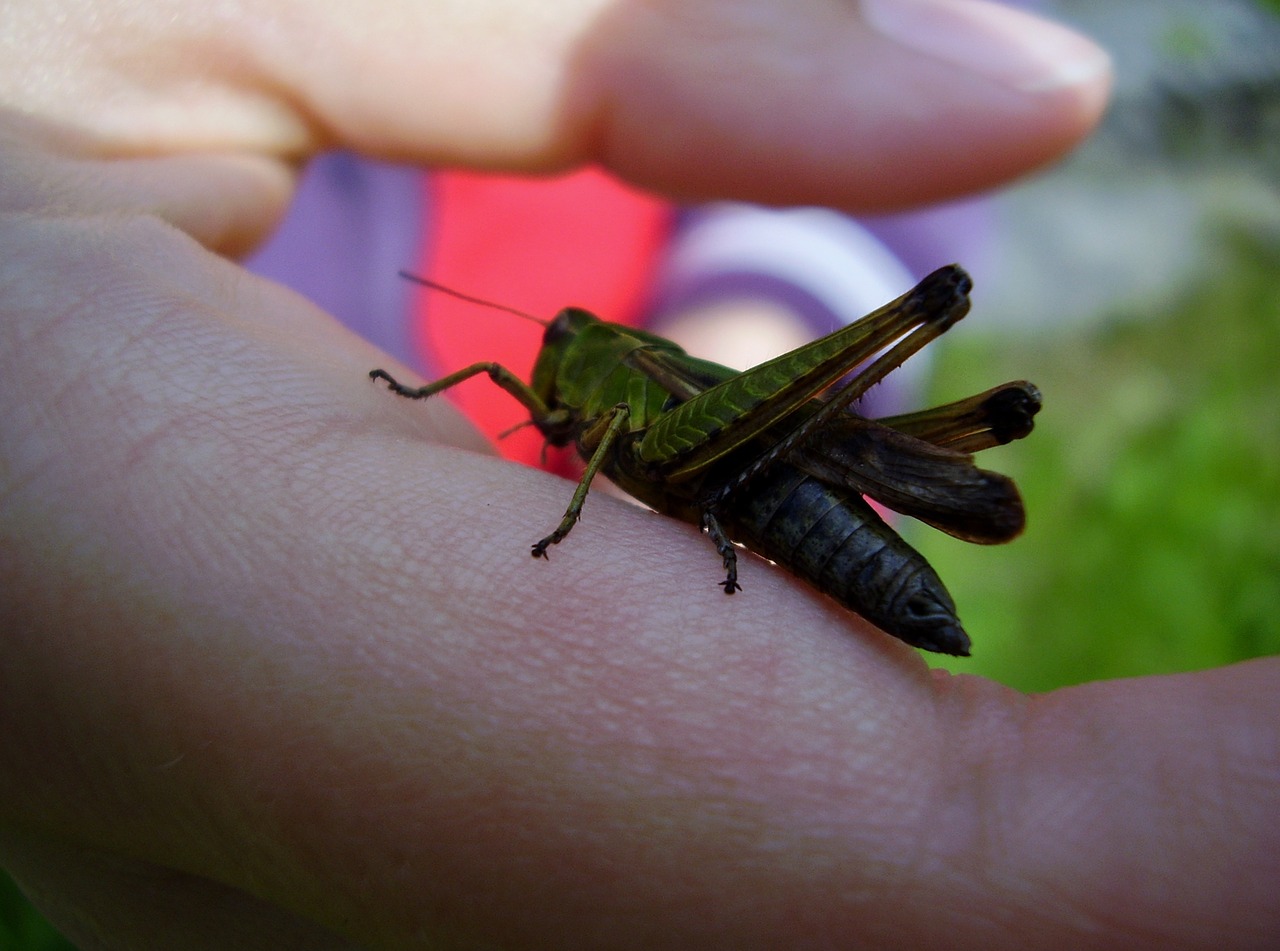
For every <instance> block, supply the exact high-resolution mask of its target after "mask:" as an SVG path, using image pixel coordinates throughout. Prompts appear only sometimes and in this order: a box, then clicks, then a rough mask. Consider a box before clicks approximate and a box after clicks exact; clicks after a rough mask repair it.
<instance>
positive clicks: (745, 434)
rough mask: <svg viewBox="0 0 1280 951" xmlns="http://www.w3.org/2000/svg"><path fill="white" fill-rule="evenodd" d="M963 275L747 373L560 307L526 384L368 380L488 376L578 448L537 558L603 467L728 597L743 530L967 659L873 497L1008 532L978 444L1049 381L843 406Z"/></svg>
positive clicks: (1009, 435)
mask: <svg viewBox="0 0 1280 951" xmlns="http://www.w3.org/2000/svg"><path fill="white" fill-rule="evenodd" d="M405 276H406V277H409V278H411V279H413V280H416V281H418V282H420V283H423V284H426V285H428V286H431V287H435V288H437V289H441V290H445V291H448V289H447V288H441V287H440V286H439V285H435V284H432V283H431V282H429V281H425V280H423V279H422V278H415V277H413V275H405ZM971 287H972V282H971V281H970V279H969V276H968V275H967V274H966V273H965V272H964V271H963V270H962V269H961V268H959V267H957V266H954V265H952V266H950V267H944V268H940V269H939V270H937V271H935V272H933V273H932V274H930V275H929V276H928V277H926V278H925V279H924V280H923V281H921V282H920V283H919V284H918V285H917V286H916V287H915V288H913V289H912V290H910V291H908V292H907V293H906V294H904V295H903V296H902V297H900V298H898V299H897V300H895V301H893V302H891V303H889V304H887V305H885V306H884V307H881V308H880V309H879V310H876V311H874V312H872V313H871V314H869V315H867V316H866V317H863V318H862V319H860V320H858V321H856V322H855V323H853V324H850V325H849V326H847V327H843V328H841V329H839V330H837V331H835V332H834V333H832V334H829V335H828V336H826V337H823V338H822V339H820V340H815V341H813V342H812V343H809V344H806V345H805V346H802V347H800V348H798V349H796V350H793V351H791V352H790V353H786V354H783V355H782V356H780V357H777V358H775V359H773V360H770V361H768V362H766V363H762V364H760V365H759V366H757V367H754V368H752V369H750V370H747V371H745V372H739V371H737V370H732V369H729V368H728V367H724V366H720V365H719V364H715V363H711V362H709V361H706V360H700V359H698V358H696V357H692V356H690V355H689V354H687V353H685V351H684V350H682V349H681V348H680V347H679V346H677V345H676V344H674V343H672V342H671V341H669V340H666V339H664V338H662V337H659V336H656V335H654V334H650V333H646V332H644V331H641V330H636V329H633V328H630V327H624V326H621V325H619V324H611V323H607V322H605V321H603V320H600V319H599V318H598V317H595V316H593V315H592V314H590V313H588V312H587V311H585V310H581V309H579V308H574V307H567V308H565V309H564V310H562V311H560V313H559V314H557V315H556V316H555V318H554V319H553V320H551V321H550V322H545V321H538V322H539V323H542V324H543V325H544V326H545V327H546V332H545V334H544V336H543V341H542V349H541V350H540V352H539V354H538V357H537V361H536V363H535V365H534V369H533V379H532V384H526V383H524V382H523V381H522V380H521V379H520V378H519V377H517V376H516V375H515V374H513V373H512V372H511V371H510V370H508V369H506V368H505V367H503V366H501V365H500V364H497V363H485V362H481V363H474V364H472V365H471V366H468V367H465V368H463V369H461V370H458V371H457V372H456V373H451V374H449V375H448V376H446V377H444V378H442V379H440V380H437V381H436V382H434V383H430V384H427V385H426V386H422V387H410V386H405V385H404V384H401V383H399V382H397V381H396V380H395V379H394V378H393V377H392V376H391V375H390V374H388V373H387V372H386V371H385V370H373V371H371V372H370V374H369V376H370V377H372V378H373V379H381V380H385V381H386V383H387V384H388V386H389V387H390V389H391V390H392V391H394V392H395V393H398V394H399V395H401V396H404V397H408V398H410V399H425V398H427V397H429V396H433V395H435V394H437V393H440V392H441V391H443V390H447V389H448V388H449V387H451V386H454V385H455V384H457V383H460V382H462V381H463V380H465V379H468V378H470V377H473V376H477V375H479V374H481V373H487V374H488V375H489V377H490V379H492V380H493V382H494V383H496V384H497V385H498V386H500V387H501V388H502V389H504V390H506V391H507V392H508V393H510V394H511V395H512V396H513V397H515V399H516V400H518V401H519V402H520V403H521V404H522V405H523V406H524V407H525V408H526V409H527V410H528V411H529V416H530V419H531V422H532V423H533V425H535V426H536V427H537V428H538V430H539V431H540V432H541V433H542V435H543V437H544V438H545V439H546V440H547V442H548V443H549V444H550V445H553V446H564V445H568V444H569V443H574V444H576V447H577V450H578V453H579V454H580V455H581V457H582V458H583V460H585V462H586V468H585V470H584V471H583V474H582V477H581V479H580V480H579V482H578V486H577V489H576V490H575V491H574V493H573V498H572V500H571V501H570V503H569V507H568V509H567V510H566V511H565V514H564V518H563V519H562V520H561V522H560V524H559V526H558V527H557V528H556V529H555V531H553V532H552V533H551V534H550V535H548V536H546V537H545V538H543V539H541V540H539V541H538V542H536V543H535V544H534V545H533V555H534V557H543V558H545V557H546V555H547V549H548V548H550V547H551V546H552V545H555V544H558V543H559V542H560V541H562V540H563V539H564V537H565V536H566V535H568V534H569V531H570V529H572V528H573V525H574V523H575V522H577V520H578V517H579V515H580V514H581V511H582V505H583V503H584V501H585V500H586V497H587V492H588V491H589V489H590V487H591V482H592V479H594V478H595V476H596V475H597V473H600V472H603V473H604V474H605V475H606V476H608V477H609V478H610V479H611V480H613V482H615V483H616V484H617V485H618V486H620V487H621V488H622V489H623V490H625V491H626V492H628V493H629V494H630V495H632V496H634V497H635V498H637V499H639V500H640V501H641V502H643V503H644V504H646V505H648V506H650V507H652V508H653V509H655V510H656V511H658V512H661V513H663V514H666V515H670V516H673V517H675V518H679V519H682V520H683V521H686V522H689V523H692V524H694V525H698V526H700V528H701V529H702V530H703V531H705V532H706V533H707V534H708V535H709V536H710V538H711V540H712V541H713V542H714V543H715V546H716V550H717V552H718V553H719V555H720V558H721V562H722V564H723V566H724V570H725V580H724V581H722V582H720V584H721V586H722V587H723V588H724V591H725V593H726V594H733V593H734V592H735V591H738V590H741V589H740V587H739V585H738V568H737V554H736V550H735V547H734V542H737V543H740V544H741V545H743V546H744V547H746V548H748V549H749V550H751V551H754V552H756V553H757V554H760V555H763V556H764V557H765V558H768V559H770V560H772V561H774V562H776V563H778V564H780V565H782V566H783V567H785V568H787V569H788V570H790V571H791V572H792V573H794V574H796V575H798V576H799V577H801V578H803V579H804V580H805V581H807V582H809V583H810V584H811V585H813V586H814V587H815V588H817V589H818V590H819V591H822V592H825V593H826V594H828V595H830V596H831V597H833V598H835V599H836V600H837V601H839V602H840V603H841V604H843V605H844V606H846V607H848V608H850V609H852V610H853V611H855V612H857V613H858V614H861V615H862V616H863V617H865V618H866V619H867V620H869V621H871V622H872V623H874V624H875V625H877V626H878V627H880V628H881V629H882V630H884V631H885V632H887V633H889V634H892V635H894V636H896V637H899V638H901V639H902V640H904V641H906V642H907V643H908V644H912V645H914V646H916V647H919V648H923V649H925V650H931V651H939V652H942V653H947V654H956V655H961V656H963V655H967V654H968V653H969V647H970V641H969V637H968V635H967V634H966V633H965V631H964V628H963V627H962V626H961V624H960V620H959V618H958V617H957V615H956V609H955V604H954V602H953V601H952V599H951V596H950V595H949V594H948V593H947V590H946V588H945V587H943V584H942V581H941V580H940V579H939V578H938V576H937V574H936V573H935V572H934V570H933V568H932V567H931V566H930V565H929V563H928V562H927V561H926V560H925V559H924V557H923V556H922V555H921V554H919V553H918V552H917V551H916V550H915V549H913V548H911V546H909V545H908V544H907V543H906V542H905V541H903V540H902V539H901V538H900V537H899V536H898V534H897V533H896V532H894V531H893V529H891V528H890V527H889V526H888V525H886V524H885V522H884V521H883V520H882V519H881V518H880V517H879V516H878V515H877V514H876V512H875V511H874V510H873V509H872V508H871V506H870V505H868V504H867V502H866V501H865V499H864V498H863V496H864V495H866V496H869V497H871V498H873V499H875V500H876V501H878V502H880V503H881V504H883V505H885V506H887V507H888V508H891V509H894V510H895V511H898V512H901V513H903V514H906V515H911V516H914V517H916V518H919V519H920V520H922V521H924V522H926V523H928V524H930V525H933V526H934V527H935V528H938V529H941V530H942V531H944V532H947V533H948V534H951V535H954V536H956V537H957V538H962V539H964V540H966V541H971V542H978V543H982V544H996V543H1001V542H1007V541H1009V540H1011V539H1012V538H1014V537H1015V536H1016V535H1018V534H1019V533H1020V532H1021V531H1022V527H1023V524H1024V522H1025V515H1024V512H1023V506H1022V500H1021V498H1020V497H1019V495H1018V490H1017V488H1016V487H1015V486H1014V484H1013V481H1012V480H1011V479H1009V478H1007V477H1006V476H1003V475H999V474H997V473H993V472H988V471H986V470H983V469H979V468H978V467H976V466H975V465H974V464H973V457H972V455H971V453H974V452H977V451H979V450H982V449H986V448H989V447H991V446H995V445H1000V444H1003V443H1007V442H1009V441H1011V440H1014V439H1020V438H1022V437H1023V436H1026V435H1027V434H1028V433H1030V432H1031V429H1032V425H1033V419H1032V418H1033V417H1034V416H1035V414H1036V412H1037V411H1038V410H1039V409H1040V394H1039V392H1038V391H1037V390H1036V388H1035V387H1034V386H1032V385H1031V384H1030V383H1026V382H1022V381H1019V382H1014V383H1006V384H1005V385H1003V386H998V387H995V388H993V389H991V390H988V391H986V392H985V393H980V394H978V395H977V396H973V397H970V398H968V399H965V400H959V401H957V402H955V403H949V404H947V405H945V406H939V407H937V408H935V409H930V410H925V411H922V412H918V413H911V414H908V415H904V416H894V417H890V418H885V419H878V420H872V419H867V418H864V417H862V416H860V415H858V414H857V413H855V412H853V411H851V410H850V409H849V406H850V404H851V403H852V402H853V401H854V400H856V399H858V398H859V397H860V396H861V395H862V394H863V393H865V392H866V391H867V389H868V388H869V387H871V386H873V385H874V384H875V383H877V382H879V381H880V380H882V379H883V378H884V377H885V376H886V375H887V374H888V373H889V372H890V371H891V370H893V369H894V368H896V367H897V366H898V365H899V364H901V363H902V361H903V360H905V359H906V358H907V357H909V356H910V355H911V354H913V353H915V352H916V351H918V350H920V349H921V348H922V347H924V346H925V345H926V344H928V343H929V342H930V341H931V340H933V339H935V338H936V337H938V336H940V335H941V334H943V333H944V332H946V330H947V329H948V328H950V327H951V325H952V324H954V323H955V322H956V321H958V320H959V319H960V318H962V317H963V316H964V315H965V314H966V313H967V312H968V310H969V291H970V289H971ZM448 292H449V293H454V294H455V295H456V296H458V297H462V298H464V299H466V300H471V301H476V302H478V303H488V302H484V301H478V299H477V298H470V297H467V296H466V295H462V294H457V293H456V292H453V291H448ZM493 306H500V305H493ZM501 309H503V310H508V311H511V312H512V313H517V314H520V316H524V317H529V316H530V315H528V314H523V313H521V312H520V311H516V310H514V309H512V308H506V307H503V308H501ZM530 319H533V320H537V318H532V317H530ZM863 364H866V366H865V367H864V368H863V369H860V370H859V369H858V368H859V367H860V366H862V365H863ZM855 370H856V371H857V372H854V371H855Z"/></svg>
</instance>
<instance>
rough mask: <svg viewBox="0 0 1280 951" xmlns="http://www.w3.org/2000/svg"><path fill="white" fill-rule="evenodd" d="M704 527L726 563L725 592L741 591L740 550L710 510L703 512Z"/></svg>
mask: <svg viewBox="0 0 1280 951" xmlns="http://www.w3.org/2000/svg"><path fill="white" fill-rule="evenodd" d="M702 527H703V528H704V529H705V530H706V533H707V534H708V535H710V536H711V541H712V542H713V543H714V544H715V546H716V551H718V552H719V553H720V559H721V561H722V562H723V563H724V571H725V578H724V581H721V582H720V587H722V588H724V593H725V594H733V592H735V591H741V590H742V585H740V584H738V552H737V550H736V549H735V548H734V547H733V542H731V541H729V536H728V535H726V534H725V533H724V529H723V528H721V527H720V521H719V520H718V519H717V518H716V517H715V515H714V514H712V513H711V511H710V510H708V511H705V512H703V513H702Z"/></svg>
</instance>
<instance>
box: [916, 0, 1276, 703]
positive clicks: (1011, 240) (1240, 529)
mask: <svg viewBox="0 0 1280 951" xmlns="http://www.w3.org/2000/svg"><path fill="white" fill-rule="evenodd" d="M1048 10H1049V12H1051V13H1052V14H1053V15H1056V16H1057V17H1058V18H1059V19H1062V20H1064V21H1066V22H1069V23H1073V24H1075V25H1077V26H1079V27H1080V28H1081V29H1082V30H1083V31H1084V32H1086V33H1088V34H1090V35H1091V36H1094V37H1096V38H1098V39H1099V40H1100V41H1101V42H1102V43H1103V45H1105V46H1106V47H1107V48H1108V49H1109V50H1110V51H1111V52H1112V55H1113V57H1114V60H1115V67H1116V73H1117V81H1116V90H1115V99H1114V104H1113V106H1112V108H1111V110H1110V112H1109V114H1108V116H1107V118H1106V120H1105V122H1104V125H1103V128H1102V129H1101V131H1100V132H1099V134H1098V135H1097V136H1096V137H1095V138H1094V139H1092V140H1091V141H1090V142H1089V143H1087V144H1086V145H1085V146H1084V147H1083V148H1082V149H1080V150H1079V151H1078V152H1077V153H1075V154H1074V155H1073V156H1072V157H1071V158H1070V159H1068V160H1067V161H1066V162H1065V163H1063V164H1061V165H1060V166H1058V167H1057V168H1055V169H1053V170H1052V171H1050V172H1049V173H1047V174H1044V175H1041V176H1039V177H1037V178H1035V179H1034V180H1031V181H1028V182H1025V183H1023V184H1020V185H1017V186H1015V187H1013V188H1010V189H1008V190H1007V191H1005V192H1002V193H1001V194H1000V195H999V196H997V198H996V199H995V215H996V218H997V222H996V227H995V229H994V247H993V248H992V249H991V254H990V258H991V264H992V267H993V271H994V272H995V274H996V278H995V280H993V281H992V282H990V283H991V286H990V289H989V293H988V292H987V291H985V290H984V287H983V286H981V285H980V286H979V287H978V288H976V290H975V302H974V313H973V314H972V316H971V317H970V318H968V319H967V320H966V321H965V322H964V324H962V325H961V326H960V327H959V328H957V330H956V331H954V332H953V333H951V334H948V335H947V338H945V339H943V340H942V341H940V342H939V343H938V344H935V345H934V347H935V348H936V349H937V351H938V352H937V353H936V354H935V358H936V362H935V363H934V365H933V369H934V375H933V379H932V383H931V388H932V391H933V392H932V396H934V397H935V398H936V399H934V400H931V401H930V402H941V401H943V400H945V399H951V398H955V397H958V396H961V395H966V394H968V393H971V392H978V391H979V390H981V389H982V388H984V387H985V386H987V385H989V384H993V383H996V382H999V381H1001V380H1005V379H1017V378H1025V379H1029V380H1032V381H1033V382H1035V383H1036V384H1037V385H1038V386H1039V387H1040V388H1041V390H1042V391H1043V393H1044V397H1045V408H1044V410H1043V412H1042V413H1041V414H1040V416H1039V417H1038V418H1037V427H1036V431H1035V432H1034V433H1032V435H1031V436H1030V437H1029V438H1028V439H1027V440H1025V441H1024V442H1021V443H1015V444H1013V445H1012V446H1008V447H1001V448H999V449H995V450H991V451H990V452H987V453H983V454H982V456H981V457H979V458H980V461H981V462H982V463H983V464H984V465H985V466H987V467H988V468H994V469H997V470H999V471H1003V472H1007V473H1009V474H1011V475H1013V476H1014V477H1015V478H1016V479H1017V481H1018V484H1019V486H1020V488H1021V489H1022V493H1023V497H1024V499H1025V501H1026V504H1027V510H1028V527H1027V531H1026V533H1025V535H1024V536H1023V537H1021V538H1020V539H1018V540H1017V541H1015V542H1013V543H1012V544H1010V545H1008V546H1004V547H1001V548H993V549H987V550H977V549H975V548H974V547H973V546H970V545H965V544H963V543H960V542H956V541H953V540H951V539H949V538H945V537H941V536H939V534H938V533H937V532H933V531H931V530H928V529H923V528H919V527H918V526H915V525H907V526H905V527H904V532H905V533H907V534H908V537H909V538H910V539H911V540H912V542H913V543H915V544H917V545H918V546H919V547H920V548H921V549H922V551H924V552H925V554H926V555H927V556H928V557H929V558H930V560H931V561H933V562H934V565H935V567H937V568H938V571H939V573H940V574H941V576H942V577H943V579H944V580H945V581H946V583H947V584H948V586H949V587H950V588H951V591H952V593H953V595H954V596H955V599H956V602H957V604H958V605H959V607H960V611H961V616H962V618H963V619H964V622H965V626H966V628H967V629H968V630H969V632H970V633H971V634H972V635H973V639H974V656H973V658H971V659H968V660H961V661H955V662H951V661H945V662H943V663H942V666H945V667H947V668H949V669H952V670H957V671H966V672H971V673H979V674H984V675H987V676H990V677H993V678H995V679H997V680H1000V681H1002V682H1004V683H1006V684H1009V685H1011V686H1014V687H1018V688H1021V689H1026V690H1046V689H1050V688H1053V687H1057V686H1062V685H1065V684H1070V683H1076V682H1080V681H1084V680H1097V679H1102V678H1110V677H1123V676H1131V675H1139V674H1151V673H1161V672H1172V671H1185V670H1194V669H1198V668H1204V667H1209V666H1214V665H1218V664H1223V663H1229V662H1231V661H1235V660H1240V659H1244V658H1248V657H1255V656H1259V655H1263V654H1272V653H1276V652H1277V651H1280V0H1266V2H1262V0H1258V2H1254V0H1211V2H1195V0H1127V2H1123V3H1116V2H1114V0H1059V2H1057V3H1055V4H1051V5H1048Z"/></svg>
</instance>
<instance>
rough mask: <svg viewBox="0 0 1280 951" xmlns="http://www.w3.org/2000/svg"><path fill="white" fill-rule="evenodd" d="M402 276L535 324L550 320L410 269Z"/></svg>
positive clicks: (451, 295)
mask: <svg viewBox="0 0 1280 951" xmlns="http://www.w3.org/2000/svg"><path fill="white" fill-rule="evenodd" d="M399 274H400V276H401V277H403V278H404V279H405V280H406V281H413V283H415V284H421V285H422V286H423V287H429V288H431V289H432V290H433V291H439V292H440V293H442V294H448V295H449V296H450V297H456V298H458V300H464V301H466V302H467V303H469V304H479V305H480V306H481V307H492V308H493V309H494V310H503V311H506V312H507V313H508V314H515V315H516V316H517V317H523V318H524V319H525V320H532V321H533V322H534V323H535V324H539V325H540V326H543V327H546V326H547V325H548V324H549V323H550V321H547V320H543V319H542V318H541V317H535V316H533V314H526V313H525V312H524V311H522V310H517V309H516V308H515V307H508V306H507V305H506V304H495V303H494V302H493V301H491V300H485V299H484V298H483V297H472V296H471V295H470V294H464V293H462V292H461V291H455V290H454V289H453V288H452V287H445V285H443V284H437V283H436V282H435V281H432V280H428V279H427V278H425V277H419V276H418V275H417V274H412V273H410V272H409V271H400V272H399Z"/></svg>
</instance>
